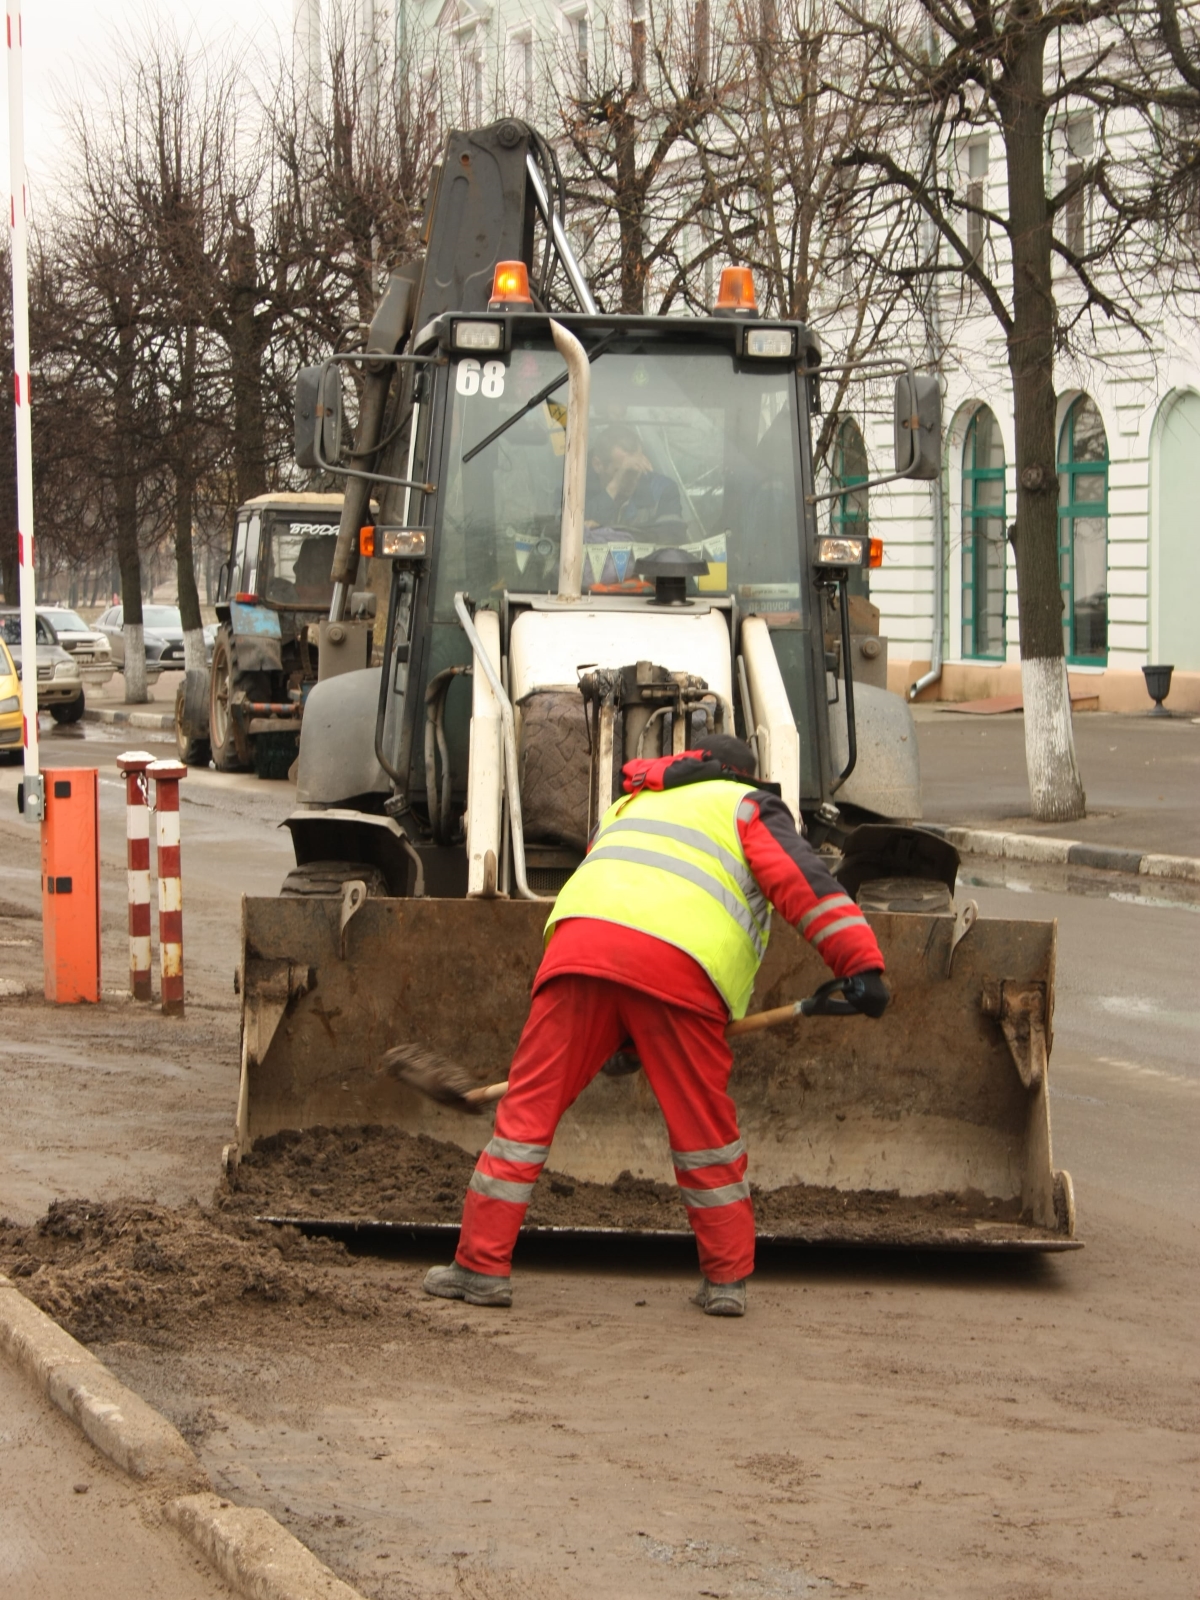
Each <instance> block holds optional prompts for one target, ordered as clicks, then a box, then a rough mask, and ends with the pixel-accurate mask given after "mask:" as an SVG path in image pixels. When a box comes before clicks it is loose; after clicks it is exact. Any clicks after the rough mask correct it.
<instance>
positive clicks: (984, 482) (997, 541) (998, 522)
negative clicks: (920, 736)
mask: <svg viewBox="0 0 1200 1600" xmlns="http://www.w3.org/2000/svg"><path fill="white" fill-rule="evenodd" d="M1006 528H1007V524H1006V522H1005V517H1004V441H1003V439H1002V438H1001V437H1000V425H999V423H998V422H997V421H996V418H995V417H994V416H993V414H992V413H991V411H989V410H988V408H987V406H980V408H979V410H978V411H977V412H976V413H975V415H974V416H973V417H972V418H971V423H970V426H969V427H968V428H967V437H966V441H965V443H964V444H963V465H962V653H963V655H964V656H973V657H976V658H978V659H982V660H984V661H1003V660H1004V644H1005V637H1004V614H1005V574H1006V571H1007V566H1008V559H1007V548H1008V547H1007V544H1006V542H1005V540H1006Z"/></svg>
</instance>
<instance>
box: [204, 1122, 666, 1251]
mask: <svg viewBox="0 0 1200 1600" xmlns="http://www.w3.org/2000/svg"><path fill="white" fill-rule="evenodd" d="M474 1170H475V1158H474V1156H471V1155H468V1154H467V1152H466V1151H465V1150H463V1149H462V1148H460V1146H458V1145H456V1144H449V1143H447V1142H445V1141H443V1140H441V1139H432V1138H430V1137H429V1135H428V1134H424V1133H422V1134H410V1133H404V1132H402V1131H401V1130H400V1129H399V1128H384V1127H378V1126H372V1127H366V1128H308V1129H306V1130H305V1131H304V1132H303V1133H296V1132H284V1133H276V1134H272V1135H271V1136H270V1137H269V1138H266V1139H260V1140H259V1141H258V1143H257V1144H256V1145H255V1147H254V1149H253V1150H252V1151H251V1152H250V1153H249V1154H248V1155H245V1156H243V1157H242V1160H241V1163H240V1165H239V1166H238V1168H237V1170H236V1172H233V1173H231V1174H230V1175H229V1178H228V1179H227V1180H226V1183H225V1185H224V1187H223V1189H220V1190H218V1192H217V1195H216V1197H215V1204H216V1205H217V1207H218V1208H219V1209H220V1210H222V1211H224V1212H226V1213H232V1214H234V1215H238V1216H243V1217H255V1216H274V1217H336V1218H339V1219H344V1220H347V1221H350V1220H367V1219H370V1220H373V1221H379V1222H417V1223H437V1222H452V1223H456V1222H458V1221H459V1220H460V1219H461V1217H462V1204H463V1196H464V1194H465V1193H466V1190H467V1184H468V1182H469V1181H470V1177H471V1174H472V1172H473V1171H474ZM526 1223H527V1224H528V1225H529V1226H534V1227H544V1228H545V1227H558V1228H686V1227H687V1218H686V1216H685V1215H684V1209H683V1202H682V1201H681V1200H680V1198H679V1192H678V1190H677V1189H675V1188H674V1187H673V1186H672V1185H670V1184H665V1183H655V1182H654V1181H653V1180H652V1179H649V1178H635V1177H634V1176H633V1175H632V1174H631V1173H628V1172H623V1173H622V1174H621V1176H620V1177H619V1178H618V1179H617V1180H616V1182H615V1183H612V1184H601V1183H583V1182H581V1181H580V1180H579V1179H578V1178H572V1177H569V1176H568V1175H567V1174H566V1173H562V1172H553V1171H551V1170H550V1169H549V1168H547V1169H546V1170H545V1171H544V1172H543V1173H542V1177H541V1181H540V1182H539V1183H538V1185H537V1187H536V1188H535V1189H534V1191H533V1201H532V1203H531V1205H530V1207H529V1211H528V1213H527V1215H526Z"/></svg>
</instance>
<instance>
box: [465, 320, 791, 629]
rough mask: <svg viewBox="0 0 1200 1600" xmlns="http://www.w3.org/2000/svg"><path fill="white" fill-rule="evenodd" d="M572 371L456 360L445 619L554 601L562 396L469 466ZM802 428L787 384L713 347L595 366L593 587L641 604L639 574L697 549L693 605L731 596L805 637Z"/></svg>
mask: <svg viewBox="0 0 1200 1600" xmlns="http://www.w3.org/2000/svg"><path fill="white" fill-rule="evenodd" d="M563 370H564V367H563V361H562V358H561V357H560V356H559V354H558V353H557V351H555V350H554V349H552V348H551V349H547V348H544V347H541V346H537V345H533V344H526V345H523V346H522V345H518V346H517V347H516V348H515V349H514V350H513V351H512V352H511V353H510V354H509V355H508V356H506V357H504V358H495V359H490V360H482V359H474V358H460V359H459V360H458V361H457V362H456V364H455V366H454V368H453V371H452V380H451V381H452V388H453V392H452V402H453V404H452V412H451V425H450V431H449V445H448V456H447V460H446V464H445V471H444V476H443V482H444V484H445V489H444V491H443V495H442V524H441V529H440V538H439V544H438V553H437V579H436V593H435V613H436V616H437V619H438V620H439V621H449V620H451V619H452V617H453V604H454V594H455V592H456V591H457V590H466V591H467V592H468V593H470V595H471V596H472V597H473V598H474V599H475V600H477V601H481V602H483V603H485V604H486V603H487V602H488V600H489V598H490V597H493V596H497V595H499V594H500V593H501V592H502V591H503V590H506V589H507V590H510V591H515V592H519V593H527V594H528V593H547V592H551V593H552V592H554V591H556V590H557V588H558V558H559V532H560V521H561V515H562V490H563V458H564V454H565V449H566V400H567V391H566V386H565V385H564V386H563V388H562V389H560V390H559V391H558V392H557V393H556V394H554V395H553V396H551V398H550V399H549V400H548V401H545V402H543V403H542V404H541V405H539V406H537V407H536V408H535V409H534V410H532V411H530V412H529V413H528V415H527V416H525V417H523V418H522V419H521V420H520V421H519V422H516V423H514V424H513V425H512V427H510V428H509V429H508V430H507V432H505V433H504V434H502V435H501V437H500V438H499V439H497V440H495V441H494V442H493V443H492V444H489V445H488V446H487V447H486V448H485V449H484V450H482V451H481V452H480V453H479V454H478V455H477V456H475V457H473V458H472V459H471V460H470V461H468V462H466V463H464V461H463V456H464V455H465V454H467V453H468V452H469V451H470V450H471V448H472V447H473V446H474V445H476V444H478V443H479V441H480V440H482V439H484V438H486V436H487V435H488V434H489V433H491V432H492V430H493V429H494V428H496V426H497V425H498V424H499V423H501V422H503V421H505V419H506V418H508V417H511V416H513V415H514V414H515V413H516V412H518V411H519V410H520V409H521V407H522V406H523V405H524V404H525V403H526V401H527V400H528V399H529V398H530V397H531V396H532V395H534V394H536V393H537V391H538V390H539V389H542V388H544V387H545V385H546V384H547V383H548V382H549V381H550V380H551V379H552V378H554V377H556V376H557V375H558V374H560V373H561V372H562V371H563ZM798 485H799V423H798V419H797V416H796V398H795V381H794V379H793V377H792V375H791V374H790V373H787V372H780V371H778V370H776V371H761V370H756V369H754V368H753V367H750V366H747V365H745V364H735V362H734V360H733V357H732V355H731V354H730V353H729V352H727V351H723V350H714V349H713V348H712V347H711V346H684V345H672V346H671V347H669V348H666V349H664V348H663V347H662V346H648V347H646V348H642V349H636V348H635V349H625V350H610V351H606V352H605V353H604V354H603V355H601V356H600V357H599V358H598V359H597V360H596V362H595V363H594V364H593V366H592V390H591V408H590V413H589V429H588V475H587V493H586V501H585V511H584V561H583V588H584V592H585V593H591V594H622V593H627V594H638V593H645V592H650V591H651V590H652V587H653V586H652V584H649V583H647V582H646V581H645V580H644V579H641V578H639V577H638V576H637V573H636V565H637V562H638V561H639V560H640V559H641V558H642V557H644V556H647V555H650V554H651V553H652V552H653V551H655V550H661V549H665V548H676V549H682V550H685V551H687V553H688V554H689V555H692V556H694V557H695V558H697V559H698V560H700V561H703V562H704V563H705V564H706V567H707V571H706V572H704V573H702V574H700V575H699V576H697V577H693V578H691V579H689V590H690V592H691V593H693V594H695V595H697V596H703V595H726V594H733V595H735V596H736V597H737V602H738V607H739V609H740V610H741V611H742V612H743V614H744V613H746V612H755V613H758V614H760V615H764V616H765V617H766V618H767V619H768V621H770V622H772V623H775V624H776V625H779V626H783V627H788V626H792V627H795V626H798V625H803V623H804V621H805V620H806V619H805V618H804V616H803V607H804V601H803V593H804V586H803V584H802V583H801V580H800V527H801V506H800V504H799V491H798Z"/></svg>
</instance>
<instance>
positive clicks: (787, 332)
mask: <svg viewBox="0 0 1200 1600" xmlns="http://www.w3.org/2000/svg"><path fill="white" fill-rule="evenodd" d="M795 353H796V330H795V328H747V329H746V354H747V355H748V356H761V357H764V358H765V359H768V360H769V359H774V360H776V361H787V360H788V359H789V358H790V357H791V356H794V355H795Z"/></svg>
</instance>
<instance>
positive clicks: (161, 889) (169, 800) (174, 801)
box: [146, 761, 188, 1017]
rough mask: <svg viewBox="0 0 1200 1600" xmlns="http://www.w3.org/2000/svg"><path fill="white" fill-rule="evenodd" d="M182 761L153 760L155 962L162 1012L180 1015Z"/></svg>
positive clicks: (181, 981)
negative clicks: (156, 912) (159, 983)
mask: <svg viewBox="0 0 1200 1600" xmlns="http://www.w3.org/2000/svg"><path fill="white" fill-rule="evenodd" d="M187 770H188V769H187V768H186V767H185V766H184V764H183V762H182V761H152V762H151V763H150V765H149V766H148V767H147V768H146V771H147V773H148V774H149V776H150V777H152V778H153V779H154V821H155V834H156V837H157V841H158V959H159V968H160V972H161V981H162V1009H163V1015H164V1016H166V1017H171V1016H175V1017H181V1016H182V1015H183V882H182V879H181V876H180V862H179V784H180V780H181V779H183V778H186V777H187Z"/></svg>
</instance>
